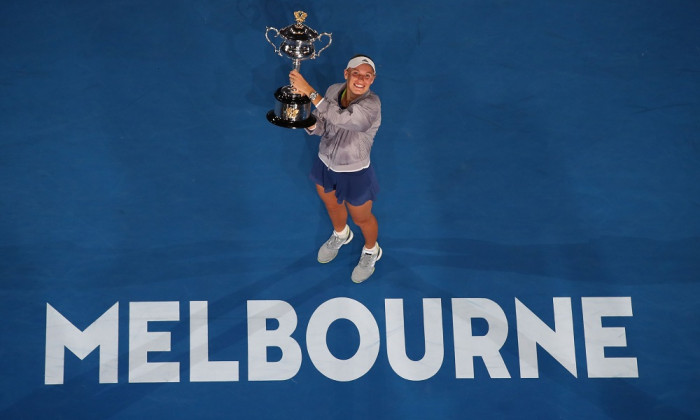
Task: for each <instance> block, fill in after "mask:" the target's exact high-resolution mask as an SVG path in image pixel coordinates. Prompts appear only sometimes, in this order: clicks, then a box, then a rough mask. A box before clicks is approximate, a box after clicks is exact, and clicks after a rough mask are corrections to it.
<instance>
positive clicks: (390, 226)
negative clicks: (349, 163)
mask: <svg viewBox="0 0 700 420" xmlns="http://www.w3.org/2000/svg"><path fill="white" fill-rule="evenodd" d="M300 9H301V10H305V11H306V12H307V13H308V14H309V18H308V19H307V24H308V25H309V26H311V27H312V28H314V29H316V30H318V31H321V32H332V33H333V44H332V46H331V47H330V48H329V49H328V50H326V51H325V52H324V53H323V54H322V55H321V56H320V57H319V58H318V59H316V60H313V61H305V62H304V63H303V64H302V72H303V73H304V74H305V75H306V76H307V78H308V79H309V80H310V81H311V82H312V84H313V85H314V86H316V87H318V88H319V89H325V87H326V86H328V85H329V84H331V83H333V82H336V81H340V80H342V70H343V67H344V64H345V63H346V62H347V59H348V58H349V57H350V56H352V55H354V54H355V53H357V52H363V53H366V54H369V55H371V56H372V57H373V58H374V59H375V61H376V62H377V64H378V78H377V81H376V82H375V84H374V86H373V90H375V91H376V92H377V93H378V94H379V95H380V97H381V98H382V103H383V125H382V127H381V130H380V132H379V135H378V137H377V138H376V142H375V147H374V149H373V162H374V164H375V165H376V168H377V173H378V176H379V180H380V183H381V186H382V193H381V195H380V198H379V200H378V201H377V203H376V205H375V212H376V215H377V218H378V219H379V222H380V229H381V230H380V243H381V244H382V247H383V248H384V251H385V256H384V258H382V260H381V261H380V262H379V264H378V266H377V267H378V268H377V272H376V273H375V275H374V276H373V277H372V278H371V279H370V280H369V281H368V282H366V283H365V284H362V285H360V286H358V285H355V284H352V283H351V282H350V280H349V274H350V271H351V270H352V267H353V266H354V265H355V263H356V261H357V257H358V254H359V250H360V247H361V241H354V242H353V243H352V245H351V246H350V247H349V248H350V249H343V251H344V252H343V253H342V254H341V256H340V257H339V259H338V260H337V261H334V262H333V264H331V265H325V266H321V265H319V264H318V263H317V262H316V261H315V253H316V250H317V248H318V246H319V245H320V244H321V243H322V242H323V241H324V240H325V239H326V238H327V236H328V234H329V232H330V224H329V222H328V221H327V219H326V216H325V214H324V210H323V208H322V207H321V204H320V202H319V200H318V198H317V197H316V196H315V193H314V191H313V185H312V184H311V182H310V181H309V180H308V178H307V172H308V168H309V167H310V163H311V160H312V158H313V156H314V153H315V151H316V148H317V139H315V138H310V137H308V136H306V135H305V134H304V133H303V132H299V131H291V130H284V129H281V128H278V127H276V126H273V125H271V124H269V123H268V122H267V121H266V119H265V113H266V112H267V111H268V110H269V109H271V108H272V106H273V101H274V99H273V97H272V93H273V92H274V90H275V89H276V88H277V87H278V86H281V85H283V84H285V83H286V82H287V80H286V73H287V72H288V71H289V69H290V67H291V65H290V62H289V60H287V59H283V58H281V57H279V56H277V55H276V54H274V52H273V50H272V47H271V46H270V45H269V44H267V42H266V41H265V38H264V36H263V34H264V31H265V27H266V26H275V27H277V28H282V27H284V26H286V25H288V24H290V23H292V21H293V17H292V13H293V11H295V10H300ZM698 16H700V3H698V2H696V1H689V0H687V1H682V0H670V1H669V0H664V1H661V0H659V1H657V0H647V1H643V2H639V1H631V0H616V1H596V0H594V1H583V0H564V1H553V0H532V1H527V2H519V1H508V0H493V1H471V0H469V1H455V2H451V1H446V0H438V1H435V2H432V4H427V3H420V4H413V3H405V2H396V1H387V2H379V3H373V2H365V3H347V2H327V1H306V2H280V1H219V0H209V1H206V0H203V1H195V0H192V1H172V0H171V1H161V0H153V1H148V2H143V1H134V0H122V1H118V2H94V1H84V0H65V1H61V2H55V1H41V0H22V1H15V0H4V1H3V2H2V3H1V4H0V142H1V149H0V282H1V290H0V316H1V318H2V323H0V334H1V335H0V337H1V338H2V342H1V343H2V344H1V345H0V377H1V378H2V380H1V381H0V384H1V385H0V386H1V387H2V392H1V395H0V417H2V418H12V419H14V418H46V417H52V418H109V417H114V418H147V417H150V418H165V417H169V418H221V417H238V418H281V417H289V418H307V417H312V418H322V417H323V418H325V417H329V416H331V415H332V416H334V417H338V418H352V417H356V418H381V417H385V418H390V417H393V418H428V417H430V418H456V417H460V418H462V417H470V418H507V417H510V418H640V417H643V418H677V419H678V418H680V419H682V418H698V417H700V405H699V403H698V401H700V392H699V389H700V384H699V380H698V378H699V377H700V376H699V373H700V369H699V368H698V364H699V363H700V358H699V357H698V351H697V344H698V340H699V339H700V327H698V325H699V324H700V317H699V316H698V309H697V302H696V297H697V296H698V292H699V291H700V290H699V287H698V275H699V274H700V258H699V257H700V217H698V216H699V210H700V201H698V200H699V197H700V166H699V163H700V142H699V138H698V132H699V131H700V102H699V101H698V98H700V26H699V25H698V24H697V17H698ZM339 296H346V297H350V298H353V299H356V300H358V301H360V302H362V303H363V304H364V305H365V306H367V307H368V308H369V309H370V310H371V311H372V313H373V314H374V315H375V317H376V318H377V321H378V323H379V326H380V329H381V330H382V332H383V314H384V299H388V298H402V299H404V302H405V305H406V308H407V310H406V311H407V313H406V316H407V324H411V323H412V325H414V327H415V328H414V330H415V331H422V327H421V325H422V310H421V309H420V308H421V307H420V303H421V299H423V298H430V297H433V298H435V297H437V298H442V299H443V310H444V322H445V339H446V349H447V350H449V349H450V348H451V345H452V341H451V340H452V338H451V334H450V333H449V332H450V331H451V329H450V325H451V324H450V312H449V299H450V298H453V297H483V298H488V299H491V300H493V301H495V302H497V303H498V304H499V305H500V306H501V307H502V308H503V310H504V311H505V313H506V315H507V316H508V319H509V323H510V334H509V338H508V341H507V342H506V345H505V346H504V348H503V351H502V353H503V357H504V359H505V362H506V365H507V366H508V368H509V371H510V372H511V375H512V377H513V378H512V379H507V380H497V379H491V378H489V376H488V373H487V371H486V369H485V368H484V366H483V364H481V365H480V364H479V363H478V362H477V363H476V369H477V370H476V377H475V378H474V379H470V380H465V379H459V380H458V379H455V375H454V359H453V358H452V356H451V353H450V351H446V356H445V361H444V364H443V367H442V369H441V370H440V371H439V372H438V374H437V375H436V376H435V377H433V378H431V379H429V380H426V381H421V382H409V381H406V380H403V379H401V378H399V377H398V376H397V375H396V374H395V373H394V372H393V371H392V370H391V368H390V366H389V364H388V363H387V361H386V353H385V351H384V345H385V342H384V341H382V343H381V347H382V350H381V351H380V356H379V359H378V361H377V363H376V364H375V366H374V367H373V369H372V370H371V371H370V372H369V373H368V374H367V375H365V376H364V377H362V378H360V379H358V380H356V381H353V382H349V383H338V382H334V381H332V380H330V379H328V378H325V377H323V376H322V375H321V374H320V373H319V372H318V371H317V370H315V369H314V368H313V365H312V364H311V362H310V361H309V358H308V355H306V354H304V361H303V364H302V368H301V371H300V372H299V373H298V374H297V375H296V376H295V377H294V378H293V380H289V381H283V382H248V381H246V380H245V378H246V323H245V322H246V321H245V317H246V310H245V306H246V301H248V300H258V299H280V300H284V301H287V302H289V303H290V304H292V306H293V307H294V308H295V310H296V312H297V314H298V316H299V327H298V328H297V331H296V332H295V334H294V337H295V338H296V339H297V340H298V341H299V342H300V343H301V344H302V348H303V342H304V337H305V336H304V332H305V325H306V322H307V321H308V319H309V317H310V316H311V314H312V313H313V311H314V309H315V308H316V307H318V306H319V305H320V304H321V303H323V302H325V301H327V300H328V299H331V298H334V297H339ZM557 296H567V297H572V301H573V304H574V309H573V314H574V321H575V328H576V329H575V333H576V338H577V348H576V354H577V360H578V364H579V377H578V378H574V377H573V376H572V375H571V374H569V373H568V372H566V370H565V369H563V368H562V366H560V365H559V364H557V363H556V362H555V361H554V360H553V359H551V357H549V356H548V355H547V354H546V353H540V378H539V379H528V380H526V379H519V375H518V357H517V351H518V349H517V338H516V329H515V324H514V319H515V318H514V298H518V299H519V300H521V301H522V302H523V303H525V304H526V305H527V306H528V307H530V308H531V309H532V310H533V311H534V312H535V313H537V314H540V315H541V317H542V318H543V320H545V321H546V320H548V319H550V320H551V312H552V297H557ZM584 296H630V297H631V298H632V305H633V309H634V316H633V317H629V318H620V319H615V320H614V322H613V324H614V325H615V326H624V327H625V328H626V334H627V344H628V345H627V347H626V348H624V349H619V351H617V352H613V353H612V356H625V357H636V358H637V360H638V364H639V378H633V379H590V378H587V375H586V374H585V372H586V370H585V355H584V351H585V350H584V347H583V346H582V343H583V331H582V326H581V308H580V306H581V304H580V298H581V297H584ZM191 300H206V301H209V305H210V308H209V312H210V321H209V322H210V336H211V342H210V352H211V358H212V359H214V360H239V361H240V362H241V378H242V380H241V381H240V382H235V383H224V384H220V383H219V384H217V383H190V382H188V381H187V380H186V379H187V377H188V373H187V363H186V362H187V360H188V354H189V353H188V352H189V348H188V343H189V336H188V324H187V322H186V320H187V302H188V301H191ZM131 301H179V302H181V311H182V317H181V319H182V321H181V322H179V323H172V324H168V325H167V326H165V327H160V328H161V329H163V330H168V331H171V332H172V341H173V351H172V352H170V353H165V354H161V355H157V356H155V357H157V359H158V360H166V361H180V362H181V367H182V378H183V381H182V382H180V383H177V384H129V383H128V382H127V381H128V377H127V374H128V372H127V366H128V354H127V349H128V346H127V339H128V331H127V327H128V311H127V307H128V306H127V303H128V302H131ZM115 302H120V304H121V312H120V320H121V322H120V361H119V362H120V367H119V372H120V374H119V383H118V384H109V385H108V384H102V385H100V384H98V383H97V382H98V378H97V368H98V358H97V353H96V352H95V353H94V354H91V355H90V356H88V358H86V359H85V360H84V361H79V360H78V359H77V358H75V357H74V356H72V355H71V354H70V353H68V354H67V355H66V379H65V384H64V385H59V386H47V385H44V345H45V332H46V325H45V324H46V322H45V319H46V304H47V303H50V304H51V305H52V306H53V307H55V308H56V309H57V310H58V311H59V312H61V313H62V314H64V315H65V316H66V317H67V318H68V319H70V320H71V321H72V322H73V323H74V324H75V325H76V326H78V327H79V328H85V327H87V325H89V324H90V323H91V322H92V321H94V320H95V319H96V318H97V317H98V316H99V315H101V314H102V313H103V312H105V311H106V310H107V309H108V308H110V307H111V306H112V305H113V304H114V303H115ZM353 334H355V335H353ZM382 340H384V339H382ZM329 345H331V348H335V349H336V351H339V352H341V353H342V352H343V351H349V353H348V354H347V356H349V355H351V354H352V349H354V348H356V346H357V342H356V332H354V330H353V329H352V327H351V326H348V325H338V326H337V328H336V329H334V330H333V331H332V334H329ZM411 346H412V347H411ZM421 346H422V337H418V336H415V335H414V337H412V338H410V339H409V347H410V348H412V349H413V350H411V351H413V352H414V354H416V355H420V354H421V352H422V348H421ZM344 349H345V350H344ZM348 349H349V350H348Z"/></svg>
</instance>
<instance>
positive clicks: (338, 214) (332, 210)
mask: <svg viewBox="0 0 700 420" xmlns="http://www.w3.org/2000/svg"><path fill="white" fill-rule="evenodd" d="M316 192H318V196H319V197H321V201H323V204H325V206H326V210H327V211H328V217H330V219H331V223H332V224H333V229H335V231H336V232H342V231H343V230H344V229H345V226H346V225H347V223H348V211H347V209H346V208H345V204H338V199H337V198H336V197H335V191H331V192H328V193H327V192H325V191H324V190H323V187H322V186H320V185H318V184H317V185H316ZM353 220H354V219H353Z"/></svg>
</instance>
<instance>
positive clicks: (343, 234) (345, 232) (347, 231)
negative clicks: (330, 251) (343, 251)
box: [333, 225, 350, 238]
mask: <svg viewBox="0 0 700 420" xmlns="http://www.w3.org/2000/svg"><path fill="white" fill-rule="evenodd" d="M333 233H335V236H337V237H339V238H347V237H348V235H349V234H350V226H348V225H345V229H343V231H342V232H338V231H337V230H335V229H334V230H333Z"/></svg>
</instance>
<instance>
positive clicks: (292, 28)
mask: <svg viewBox="0 0 700 420" xmlns="http://www.w3.org/2000/svg"><path fill="white" fill-rule="evenodd" d="M306 16H308V15H307V14H306V13H304V12H302V11H298V12H294V18H295V19H296V21H297V23H294V24H291V25H289V26H287V27H285V28H282V29H281V30H280V35H281V36H282V37H283V38H286V39H291V40H294V41H313V40H315V39H316V38H318V32H316V31H314V30H313V29H311V28H309V27H308V26H306V25H304V20H305V19H306Z"/></svg>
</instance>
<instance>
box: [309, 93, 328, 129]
mask: <svg viewBox="0 0 700 420" xmlns="http://www.w3.org/2000/svg"><path fill="white" fill-rule="evenodd" d="M324 102H325V101H324ZM313 115H314V116H315V117H316V127H315V128H314V129H313V130H309V129H308V128H305V130H306V132H307V133H309V134H312V135H315V136H323V134H324V133H325V132H326V121H325V120H324V119H323V117H322V116H320V115H319V114H318V110H314V112H313Z"/></svg>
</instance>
